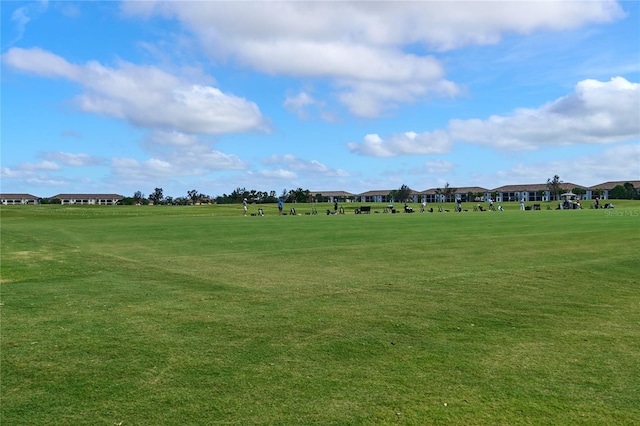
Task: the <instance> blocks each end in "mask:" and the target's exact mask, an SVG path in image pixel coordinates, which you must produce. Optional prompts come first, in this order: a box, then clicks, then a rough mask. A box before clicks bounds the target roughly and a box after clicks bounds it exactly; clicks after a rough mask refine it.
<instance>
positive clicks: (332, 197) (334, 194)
mask: <svg viewBox="0 0 640 426" xmlns="http://www.w3.org/2000/svg"><path fill="white" fill-rule="evenodd" d="M309 192H310V194H311V196H312V197H313V198H314V200H315V201H316V202H319V201H324V200H326V201H328V202H331V203H333V202H334V201H338V202H347V203H349V202H351V201H352V200H353V199H354V198H355V194H352V193H351V192H347V191H309ZM318 195H320V196H321V199H317V198H318Z"/></svg>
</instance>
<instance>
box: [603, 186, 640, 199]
mask: <svg viewBox="0 0 640 426" xmlns="http://www.w3.org/2000/svg"><path fill="white" fill-rule="evenodd" d="M609 198H614V199H618V200H634V199H637V198H638V191H636V189H635V188H634V187H633V184H632V183H631V182H626V183H625V184H624V185H616V186H615V187H614V188H613V189H612V190H611V191H610V192H609Z"/></svg>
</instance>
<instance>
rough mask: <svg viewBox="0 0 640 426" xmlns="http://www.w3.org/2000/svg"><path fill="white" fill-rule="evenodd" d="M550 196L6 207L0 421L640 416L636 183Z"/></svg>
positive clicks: (484, 420)
mask: <svg viewBox="0 0 640 426" xmlns="http://www.w3.org/2000/svg"><path fill="white" fill-rule="evenodd" d="M542 204H543V210H542V211H526V212H520V211H518V208H519V205H518V204H517V203H511V204H509V203H505V204H503V205H504V206H505V208H506V211H504V212H473V211H469V212H464V213H433V214H429V213H425V214H420V213H415V214H404V213H402V214H383V213H379V214H376V213H372V214H370V215H355V214H353V208H355V207H358V206H359V204H357V205H356V204H354V205H352V206H351V205H345V209H346V210H347V214H345V215H331V216H327V215H326V214H323V212H324V211H325V210H326V209H327V208H330V209H333V208H332V206H330V205H328V204H326V205H321V206H319V207H317V210H318V211H319V212H320V214H318V215H306V214H305V213H307V212H310V210H311V208H310V207H309V206H307V205H297V206H295V207H296V210H297V212H298V213H299V215H298V216H295V217H294V216H290V215H288V216H278V215H277V207H276V206H275V205H267V206H262V207H263V209H264V211H265V213H266V216H265V217H253V216H248V217H243V216H242V209H241V207H240V206H239V205H234V206H197V207H166V206H131V207H128V206H127V207H125V206H104V207H98V206H84V207H83V206H52V205H50V206H44V205H43V206H2V207H0V217H1V229H0V230H1V244H2V248H1V250H2V251H1V280H2V285H1V287H0V289H1V293H0V296H1V309H0V319H1V323H0V326H1V328H0V338H1V341H0V342H1V353H0V356H1V359H0V361H1V364H0V368H1V371H0V372H1V389H0V391H1V403H2V405H1V413H0V424H2V425H5V424H6V425H34V424H38V425H53V424H55V425H61V424H62V425H93V424H95V425H114V424H122V425H159V424H163V425H198V424H237V425H247V424H279V425H297V424H301V425H309V424H319V425H327V424H336V425H345V424H354V425H360V424H362V425H369V424H405V425H424V424H464V425H473V424H487V425H495V424H504V425H517V424H586V425H603V424H607V425H612V424H621V425H628V424H634V423H635V424H637V421H638V419H639V418H640V362H639V360H640V291H639V290H640V271H639V265H640V262H639V261H640V256H639V251H638V247H640V202H630V201H627V202H624V201H620V202H617V203H616V209H614V210H594V209H588V208H586V209H584V210H580V211H557V210H545V209H546V205H547V203H542ZM472 206H473V204H470V205H465V206H464V207H465V208H468V209H471V208H472ZM290 207H291V205H287V206H286V207H285V210H286V211H288V209H289V208H290ZM434 207H437V206H434ZM444 207H445V208H446V209H451V210H452V209H453V205H448V206H444ZM414 208H416V209H418V208H419V207H418V205H414ZM383 209H384V206H383V205H374V206H373V208H372V210H373V211H380V212H381V211H382V210H383ZM249 211H250V212H253V213H255V212H256V211H257V206H250V208H249Z"/></svg>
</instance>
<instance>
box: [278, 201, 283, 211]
mask: <svg viewBox="0 0 640 426" xmlns="http://www.w3.org/2000/svg"><path fill="white" fill-rule="evenodd" d="M283 208H284V203H283V202H282V199H280V200H278V214H279V215H281V214H282V209H283Z"/></svg>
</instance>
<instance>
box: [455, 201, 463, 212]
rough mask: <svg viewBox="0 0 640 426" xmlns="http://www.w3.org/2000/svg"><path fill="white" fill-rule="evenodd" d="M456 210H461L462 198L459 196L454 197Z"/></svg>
mask: <svg viewBox="0 0 640 426" xmlns="http://www.w3.org/2000/svg"><path fill="white" fill-rule="evenodd" d="M456 210H457V211H458V213H460V212H461V211H462V200H461V199H460V198H457V199H456Z"/></svg>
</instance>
